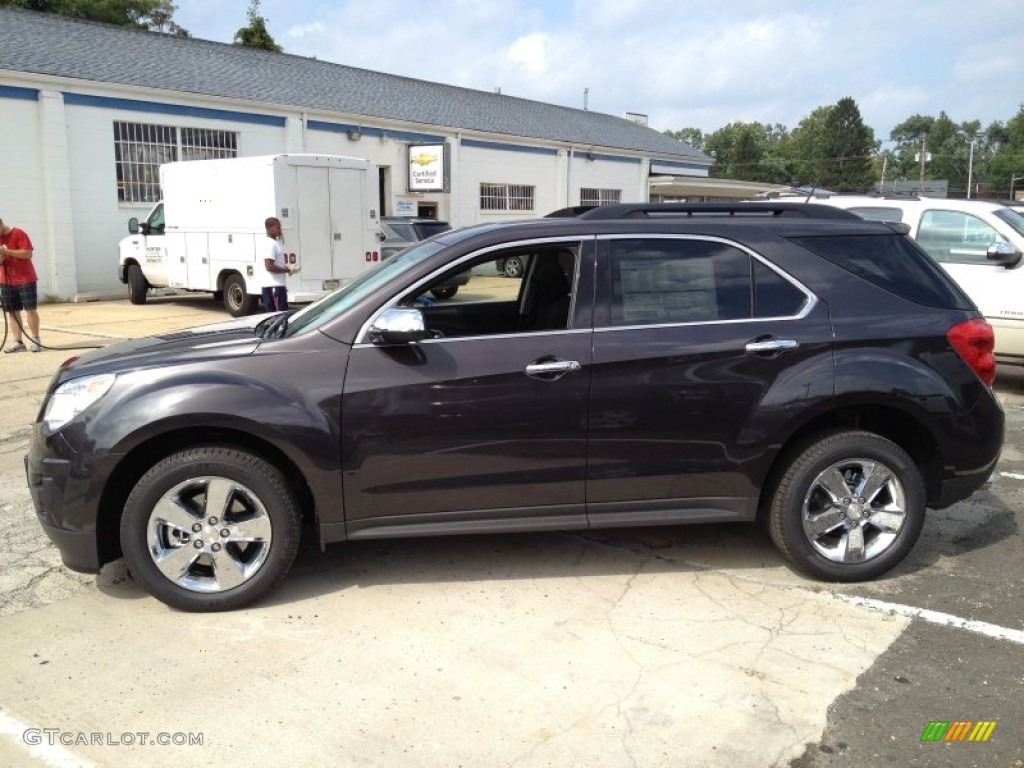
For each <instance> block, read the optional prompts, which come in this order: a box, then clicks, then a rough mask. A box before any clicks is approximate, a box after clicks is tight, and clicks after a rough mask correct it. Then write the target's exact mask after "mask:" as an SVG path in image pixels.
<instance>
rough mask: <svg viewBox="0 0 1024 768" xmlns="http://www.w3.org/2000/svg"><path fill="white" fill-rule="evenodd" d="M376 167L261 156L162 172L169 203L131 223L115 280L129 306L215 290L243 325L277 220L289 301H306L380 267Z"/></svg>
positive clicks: (353, 161) (357, 161)
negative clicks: (152, 296) (124, 288)
mask: <svg viewBox="0 0 1024 768" xmlns="http://www.w3.org/2000/svg"><path fill="white" fill-rule="evenodd" d="M378 183H379V182H378V176H377V168H376V167H375V166H373V165H371V164H370V163H369V162H368V161H367V160H364V159H361V158H355V157H341V156H337V155H312V154H295V155H262V156H258V157H238V158H230V159H226V160H191V161H185V162H176V163H167V164H165V165H162V166H160V186H161V192H162V196H163V200H162V201H161V202H159V203H157V204H156V206H154V208H153V210H152V211H150V213H149V215H148V216H147V217H146V219H145V221H143V222H139V221H138V220H137V219H135V218H133V219H131V220H130V221H129V222H128V231H129V232H130V233H131V234H130V235H129V236H128V237H126V238H124V239H123V240H121V243H120V246H119V250H120V266H119V269H118V276H119V277H120V279H121V282H122V283H126V284H127V285H128V298H129V299H130V300H131V302H132V303H133V304H144V303H145V301H146V295H147V292H148V291H149V289H150V288H180V289H183V290H188V291H209V292H212V293H213V295H214V298H216V299H221V298H223V301H224V307H225V308H226V309H227V311H228V312H229V313H231V315H232V316H234V317H238V316H240V315H245V314H248V313H250V312H253V311H255V309H256V307H257V304H258V303H259V300H260V294H261V292H262V287H263V284H264V279H265V277H266V270H265V268H264V264H263V260H264V258H266V256H267V255H268V254H269V251H270V241H269V239H268V238H267V235H266V230H265V228H264V221H265V220H266V219H267V218H268V217H270V216H276V217H277V218H278V219H280V220H281V233H282V248H283V250H284V252H285V253H286V254H287V259H288V263H289V265H293V266H296V267H299V268H300V269H299V270H297V271H296V272H295V274H293V275H290V276H289V277H288V298H289V300H290V301H295V302H299V303H301V302H308V301H313V300H315V299H316V298H318V297H320V296H322V295H323V294H324V293H327V292H329V291H331V290H333V289H335V288H337V287H338V286H340V285H343V284H344V283H347V282H349V281H350V280H352V279H353V278H354V277H356V276H357V275H359V274H360V273H361V272H362V271H364V270H365V269H366V268H368V267H370V266H372V265H373V264H374V263H375V262H377V261H379V246H380V241H379V239H378V233H379V231H380V226H379V221H378V216H377V205H378V201H379V199H380V197H379V194H378Z"/></svg>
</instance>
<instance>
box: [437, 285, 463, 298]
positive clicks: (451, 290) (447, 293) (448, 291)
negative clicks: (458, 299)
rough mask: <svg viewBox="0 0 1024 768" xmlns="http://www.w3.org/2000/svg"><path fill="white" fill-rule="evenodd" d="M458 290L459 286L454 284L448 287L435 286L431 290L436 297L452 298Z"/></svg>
mask: <svg viewBox="0 0 1024 768" xmlns="http://www.w3.org/2000/svg"><path fill="white" fill-rule="evenodd" d="M458 290H459V288H458V286H456V285H452V286H449V287H447V288H434V289H433V290H431V291H430V292H431V293H432V294H434V298H435V299H450V298H451V297H452V296H454V295H455V294H456V293H457V292H458Z"/></svg>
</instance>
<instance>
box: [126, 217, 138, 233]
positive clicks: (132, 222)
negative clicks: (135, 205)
mask: <svg viewBox="0 0 1024 768" xmlns="http://www.w3.org/2000/svg"><path fill="white" fill-rule="evenodd" d="M128 234H129V235H137V234H139V220H138V219H137V218H135V217H134V216H132V217H131V218H130V219H128Z"/></svg>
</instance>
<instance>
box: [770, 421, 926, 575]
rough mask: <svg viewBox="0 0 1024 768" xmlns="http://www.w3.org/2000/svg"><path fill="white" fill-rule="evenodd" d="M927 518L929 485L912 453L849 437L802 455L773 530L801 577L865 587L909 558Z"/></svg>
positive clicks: (782, 488) (777, 505) (786, 475)
mask: <svg viewBox="0 0 1024 768" xmlns="http://www.w3.org/2000/svg"><path fill="white" fill-rule="evenodd" d="M924 514H925V490H924V481H923V479H922V478H921V472H920V470H919V469H918V468H917V465H916V464H914V461H913V460H912V459H911V458H910V456H909V455H908V454H907V453H906V451H904V450H903V449H902V448H900V447H899V446H898V445H896V444H895V443H893V442H891V441H890V440H886V439H885V438H883V437H880V436H879V435H876V434H873V433H870V432H860V431H853V430H849V431H845V430H844V431H836V432H827V433H824V434H822V435H819V436H817V438H816V439H814V440H813V441H810V442H808V443H804V444H803V445H802V446H801V447H799V448H797V450H796V451H795V452H794V454H793V455H792V457H791V460H790V462H789V463H788V464H787V465H786V466H785V467H783V469H782V474H781V476H780V479H779V481H778V483H777V485H776V486H775V489H774V493H773V494H772V497H771V500H770V508H769V510H768V530H769V533H770V534H771V537H772V541H773V542H774V543H775V545H776V546H777V547H778V548H779V550H780V551H781V552H782V554H783V555H784V556H785V557H786V558H787V559H788V560H789V561H790V562H791V563H792V564H793V566H794V567H795V568H797V569H798V570H801V571H803V572H804V573H806V574H808V575H810V576H814V577H815V578H819V579H826V580H830V581H847V582H849V581H866V580H868V579H873V578H875V577H877V576H880V575H882V574H883V573H885V572H886V571H888V570H889V569H891V568H893V567H894V566H896V565H897V564H899V563H900V562H901V561H902V560H903V559H904V558H905V557H906V556H907V554H908V553H909V552H910V550H911V548H912V547H913V546H914V543H915V542H916V541H917V537H918V535H919V534H920V533H921V527H922V526H923V525H924Z"/></svg>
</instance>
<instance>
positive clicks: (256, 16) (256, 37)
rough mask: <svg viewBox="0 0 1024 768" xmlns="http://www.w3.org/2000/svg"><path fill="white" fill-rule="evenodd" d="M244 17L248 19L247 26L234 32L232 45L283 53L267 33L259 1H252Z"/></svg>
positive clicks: (265, 21) (282, 49)
mask: <svg viewBox="0 0 1024 768" xmlns="http://www.w3.org/2000/svg"><path fill="white" fill-rule="evenodd" d="M246 15H247V16H248V17H249V26H247V27H242V28H241V29H239V30H238V31H237V32H235V39H234V41H233V44H234V45H240V46H243V47H245V48H262V49H263V50H265V51H274V52H275V53H281V52H282V51H284V48H282V47H281V46H280V45H278V44H277V43H275V42H274V38H273V37H271V36H270V32H268V31H267V20H266V19H264V18H263V17H262V16H261V15H260V0H252V2H251V3H250V4H249V10H248V11H247V12H246Z"/></svg>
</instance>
